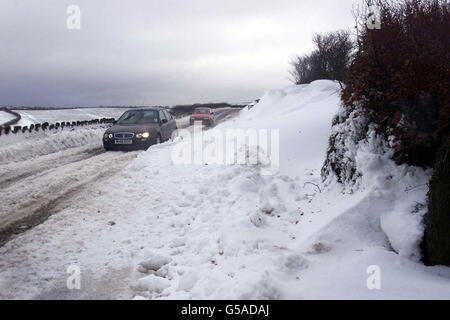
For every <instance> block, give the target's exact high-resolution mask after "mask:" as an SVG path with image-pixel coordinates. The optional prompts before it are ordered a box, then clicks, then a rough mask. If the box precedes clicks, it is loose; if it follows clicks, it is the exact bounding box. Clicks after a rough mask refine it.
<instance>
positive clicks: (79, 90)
mask: <svg viewBox="0 0 450 320" xmlns="http://www.w3.org/2000/svg"><path fill="white" fill-rule="evenodd" d="M357 3H358V1H357V0H339V1H337V0H278V1H276V0H227V1H224V0H220V1H219V0H177V1H173V0H164V1H163V0H158V1H157V0H71V1H66V0H1V1H0V40H1V46H0V105H3V106H5V105H26V106H35V105H39V106H96V105H156V104H162V105H174V104H184V103H193V102H222V101H226V102H243V101H249V100H252V99H256V98H259V97H260V96H261V95H262V94H263V93H264V91H265V90H268V89H272V88H277V87H282V86H285V85H288V84H289V81H288V70H289V64H288V62H289V60H290V57H291V56H292V55H294V54H296V53H307V52H308V51H310V50H311V48H312V43H311V37H312V35H313V34H314V33H315V32H327V31H333V30H335V29H340V28H351V27H352V26H353V18H352V14H351V10H352V4H357ZM71 4H75V5H78V6H79V7H80V9H81V29H80V30H69V29H68V28H67V26H66V21H67V18H68V17H69V15H68V14H67V13H66V10H67V7H68V6H69V5H71Z"/></svg>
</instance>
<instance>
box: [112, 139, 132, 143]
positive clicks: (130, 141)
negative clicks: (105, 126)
mask: <svg viewBox="0 0 450 320" xmlns="http://www.w3.org/2000/svg"><path fill="white" fill-rule="evenodd" d="M114 143H115V144H133V140H115V141H114Z"/></svg>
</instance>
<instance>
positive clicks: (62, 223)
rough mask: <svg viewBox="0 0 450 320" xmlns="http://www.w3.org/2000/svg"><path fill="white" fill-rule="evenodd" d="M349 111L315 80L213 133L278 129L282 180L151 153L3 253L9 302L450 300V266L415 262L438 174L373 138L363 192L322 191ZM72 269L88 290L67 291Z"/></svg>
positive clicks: (363, 164)
mask: <svg viewBox="0 0 450 320" xmlns="http://www.w3.org/2000/svg"><path fill="white" fill-rule="evenodd" d="M338 110H339V85H338V84H336V83H333V82H331V81H316V82H313V83H311V84H310V85H305V86H289V87H286V88H283V89H280V90H273V91H269V92H267V93H266V95H265V96H264V97H263V98H262V99H261V101H260V102H259V103H258V104H257V105H256V106H254V107H253V108H252V109H251V110H242V112H241V114H240V115H239V116H238V117H237V118H235V119H232V120H230V121H227V122H225V123H223V124H221V125H219V126H218V127H217V128H216V129H217V130H221V131H223V132H225V131H226V130H227V129H231V128H240V129H251V128H253V129H271V128H273V129H279V151H280V153H279V159H280V166H279V171H278V172H275V173H274V174H273V175H262V174H261V170H260V169H261V168H260V167H261V166H263V165H264V164H256V165H237V164H236V165H225V164H222V165H217V164H212V163H209V162H208V161H203V162H202V163H200V164H195V165H193V164H174V161H173V150H174V148H176V147H177V146H179V145H180V143H183V142H182V141H180V139H177V140H176V141H174V142H167V143H164V144H161V145H157V146H153V147H151V148H150V149H149V150H148V151H146V152H142V153H140V154H139V156H138V157H137V158H136V159H135V160H134V161H133V162H131V163H130V164H129V165H128V166H127V167H126V168H125V169H124V170H123V171H122V172H120V173H119V174H118V175H116V176H115V177H114V178H112V179H110V180H109V181H107V182H104V183H103V184H102V185H101V186H95V187H92V188H90V190H88V191H87V192H86V193H85V194H84V195H83V196H82V197H81V196H80V200H82V202H80V203H75V204H73V205H71V206H68V207H67V208H66V209H63V210H62V211H61V212H59V213H58V214H56V215H54V216H52V217H50V218H49V220H48V221H46V222H45V223H43V224H41V225H39V226H37V227H35V228H34V229H33V230H30V231H29V232H27V233H25V234H23V235H21V236H19V237H18V238H16V239H14V240H12V241H10V242H8V243H7V244H6V245H5V246H4V247H2V248H0V256H1V260H0V287H1V289H2V290H0V297H1V298H17V297H21V298H23V297H28V298H29V297H39V298H49V297H50V298H51V297H55V298H65V297H66V298H67V297H69V298H70V297H83V298H95V297H100V298H105V297H109V298H111V297H113V298H136V299H142V298H149V299H191V298H192V299H302V298H306V299H329V298H338V299H366V298H367V299H396V298H398V299H400V298H406V299H410V298H411V299H412V298H414V299H417V298H418V299H421V298H426V299H428V298H438V299H448V297H450V271H449V268H445V267H425V266H423V265H422V264H420V263H419V262H417V261H418V259H419V251H418V240H419V239H420V236H421V232H422V228H423V226H422V214H423V204H424V203H425V194H426V189H425V188H423V187H422V188H421V187H418V186H421V185H423V184H424V183H426V182H427V181H428V178H429V175H430V172H426V171H423V170H421V169H418V168H413V167H406V166H402V167H398V166H396V165H395V164H394V163H393V162H392V161H391V160H389V153H388V152H387V151H388V150H389V148H388V147H387V146H383V144H382V143H381V142H379V141H378V140H377V137H376V136H375V135H373V136H372V138H371V139H370V140H369V141H363V142H361V143H360V144H359V145H356V146H355V150H353V155H352V156H354V158H355V161H357V163H358V168H359V169H360V172H361V174H362V176H361V178H360V182H359V184H358V185H355V186H353V189H349V188H345V187H344V186H342V185H339V184H337V183H336V182H335V181H334V179H333V178H330V179H329V180H327V182H326V183H322V182H321V181H322V180H321V177H320V169H321V167H322V165H323V163H324V160H325V154H326V150H327V143H328V137H329V136H330V133H331V122H332V118H333V116H334V115H335V114H336V113H337V112H338ZM205 148H207V145H205ZM71 264H75V265H77V266H79V267H80V269H81V275H82V282H81V283H82V285H81V286H82V290H80V292H79V293H78V295H77V293H73V292H68V291H67V289H66V288H65V285H66V282H65V281H66V278H67V274H66V273H65V271H66V268H67V267H68V266H69V265H71ZM373 272H375V273H373ZM372 273H373V274H372ZM83 279H85V280H83ZM378 280H379V281H378ZM377 288H379V289H377Z"/></svg>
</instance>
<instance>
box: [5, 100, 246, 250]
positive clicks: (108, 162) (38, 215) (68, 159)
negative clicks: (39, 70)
mask: <svg viewBox="0 0 450 320" xmlns="http://www.w3.org/2000/svg"><path fill="white" fill-rule="evenodd" d="M237 111H238V110H236V109H235V110H233V109H230V108H226V109H223V110H218V111H217V118H218V120H219V122H220V120H221V119H222V120H223V119H225V118H227V117H229V116H232V115H235V114H236V112H237ZM180 124H181V126H182V127H185V124H184V123H183V122H181V123H180ZM104 130H105V129H104V128H103V127H100V128H96V129H93V130H89V129H77V130H70V129H69V130H66V131H63V132H57V133H56V134H52V133H48V134H46V133H40V134H39V133H38V134H29V135H25V136H22V137H21V136H20V135H19V136H17V137H15V136H12V137H5V138H4V139H5V140H2V141H0V199H1V204H0V245H3V244H4V243H5V242H6V241H7V240H8V239H9V238H10V237H11V236H14V234H18V233H21V232H23V231H25V230H27V229H29V228H31V227H34V226H35V225H37V224H39V223H42V222H43V221H45V220H46V219H47V218H48V217H49V216H50V215H52V214H54V213H56V212H58V211H59V210H60V209H61V208H63V207H64V206H66V205H67V203H68V202H69V201H70V199H71V198H73V197H74V196H75V195H76V194H78V193H83V192H85V191H86V189H87V187H91V186H92V184H94V183H95V184H100V185H101V184H102V183H103V181H104V180H105V179H108V178H109V177H111V176H113V175H114V174H115V173H117V172H120V171H121V170H122V169H123V168H124V167H125V166H126V165H127V164H128V163H129V162H130V160H132V159H133V158H135V157H136V156H137V155H138V154H139V152H130V153H121V152H108V153H105V152H104V150H103V147H102V144H101V139H102V134H103V132H104ZM21 138H22V139H24V140H22V139H21Z"/></svg>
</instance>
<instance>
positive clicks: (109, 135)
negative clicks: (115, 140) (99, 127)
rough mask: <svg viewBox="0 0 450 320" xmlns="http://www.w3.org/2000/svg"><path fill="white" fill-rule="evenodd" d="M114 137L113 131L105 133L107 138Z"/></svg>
mask: <svg viewBox="0 0 450 320" xmlns="http://www.w3.org/2000/svg"><path fill="white" fill-rule="evenodd" d="M112 137H113V134H112V133H105V139H106V138H109V139H112Z"/></svg>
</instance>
